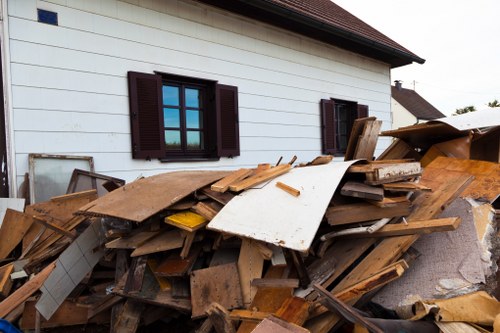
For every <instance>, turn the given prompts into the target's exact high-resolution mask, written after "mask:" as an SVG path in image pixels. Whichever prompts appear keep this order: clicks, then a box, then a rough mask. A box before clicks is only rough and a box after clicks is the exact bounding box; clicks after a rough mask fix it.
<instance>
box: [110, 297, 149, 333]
mask: <svg viewBox="0 0 500 333" xmlns="http://www.w3.org/2000/svg"><path fill="white" fill-rule="evenodd" d="M144 308H145V306H144V303H141V302H138V301H136V300H133V299H127V301H126V302H125V304H124V305H123V307H122V310H121V312H120V314H119V316H118V321H117V322H116V323H115V327H114V331H115V332H117V333H134V332H135V331H137V328H138V327H139V323H140V320H141V314H142V311H143V310H144Z"/></svg>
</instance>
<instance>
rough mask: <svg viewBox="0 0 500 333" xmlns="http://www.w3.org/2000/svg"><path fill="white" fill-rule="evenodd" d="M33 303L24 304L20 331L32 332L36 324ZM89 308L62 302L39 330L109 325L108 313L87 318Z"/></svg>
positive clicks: (42, 322)
mask: <svg viewBox="0 0 500 333" xmlns="http://www.w3.org/2000/svg"><path fill="white" fill-rule="evenodd" d="M35 304H36V302H35V301H31V302H26V304H25V307H24V311H23V319H22V320H21V321H20V328H21V329H22V330H33V329H35V324H36V312H37V310H36V308H35ZM88 314H89V308H87V307H82V306H79V305H78V304H76V303H75V302H71V301H64V303H63V304H61V306H60V307H59V309H58V310H57V311H56V312H55V313H54V315H53V316H52V318H50V320H41V322H40V327H41V328H53V327H61V326H74V325H85V324H89V323H95V324H99V325H103V324H106V323H109V313H107V312H101V313H100V314H97V315H96V316H93V318H88Z"/></svg>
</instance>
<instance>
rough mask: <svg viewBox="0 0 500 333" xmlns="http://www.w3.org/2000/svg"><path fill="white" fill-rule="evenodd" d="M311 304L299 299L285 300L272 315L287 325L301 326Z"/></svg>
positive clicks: (307, 315)
mask: <svg viewBox="0 0 500 333" xmlns="http://www.w3.org/2000/svg"><path fill="white" fill-rule="evenodd" d="M310 306H311V303H310V302H309V301H307V300H305V299H303V298H300V297H295V296H293V297H290V298H288V299H286V300H285V301H284V302H283V304H282V305H281V307H280V308H279V309H278V310H276V312H275V313H274V315H275V316H276V317H278V318H280V319H283V320H286V321H287V322H289V323H293V324H295V325H299V326H302V325H303V324H304V323H305V322H306V320H307V318H308V317H309V308H310Z"/></svg>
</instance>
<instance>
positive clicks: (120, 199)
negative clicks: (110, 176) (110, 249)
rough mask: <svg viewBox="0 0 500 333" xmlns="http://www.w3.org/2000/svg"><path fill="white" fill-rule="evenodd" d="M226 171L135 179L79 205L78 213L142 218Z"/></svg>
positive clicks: (174, 201)
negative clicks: (80, 206)
mask: <svg viewBox="0 0 500 333" xmlns="http://www.w3.org/2000/svg"><path fill="white" fill-rule="evenodd" d="M227 174H228V172H227V171H178V172H168V173H163V174H159V175H155V176H151V177H147V178H143V179H139V180H136V181H134V182H132V183H129V184H127V185H125V186H122V187H120V188H118V189H116V190H114V191H113V192H111V193H108V194H107V195H105V196H104V197H101V198H99V199H98V200H96V201H95V202H93V203H91V204H88V205H86V206H84V207H82V208H81V209H80V210H79V211H78V213H79V214H82V215H86V216H111V217H117V218H121V219H124V220H129V221H134V222H142V221H144V220H146V219H147V218H149V217H151V216H153V215H155V214H157V213H159V212H160V211H162V210H164V209H166V208H168V206H170V205H173V204H174V203H176V202H178V201H180V200H182V199H183V198H185V197H187V196H188V195H189V194H191V193H192V192H194V191H196V190H198V189H200V188H202V187H204V186H206V185H209V184H211V183H213V182H215V181H217V180H219V179H221V178H223V177H225V176H226V175H227Z"/></svg>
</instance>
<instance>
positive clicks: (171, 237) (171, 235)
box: [130, 230, 184, 257]
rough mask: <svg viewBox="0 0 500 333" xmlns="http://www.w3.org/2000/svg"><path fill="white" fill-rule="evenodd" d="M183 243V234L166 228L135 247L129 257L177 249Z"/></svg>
mask: <svg viewBox="0 0 500 333" xmlns="http://www.w3.org/2000/svg"><path fill="white" fill-rule="evenodd" d="M183 245H184V236H183V235H182V233H181V232H180V231H179V230H167V231H164V232H162V233H160V234H158V235H156V236H154V237H153V238H150V239H149V240H148V241H147V242H146V243H145V244H143V245H140V246H139V247H137V248H136V249H135V250H134V251H133V252H132V254H131V255H130V256H131V257H138V256H142V255H146V254H151V253H156V252H162V251H168V250H173V249H179V248H181V247H182V246H183Z"/></svg>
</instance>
